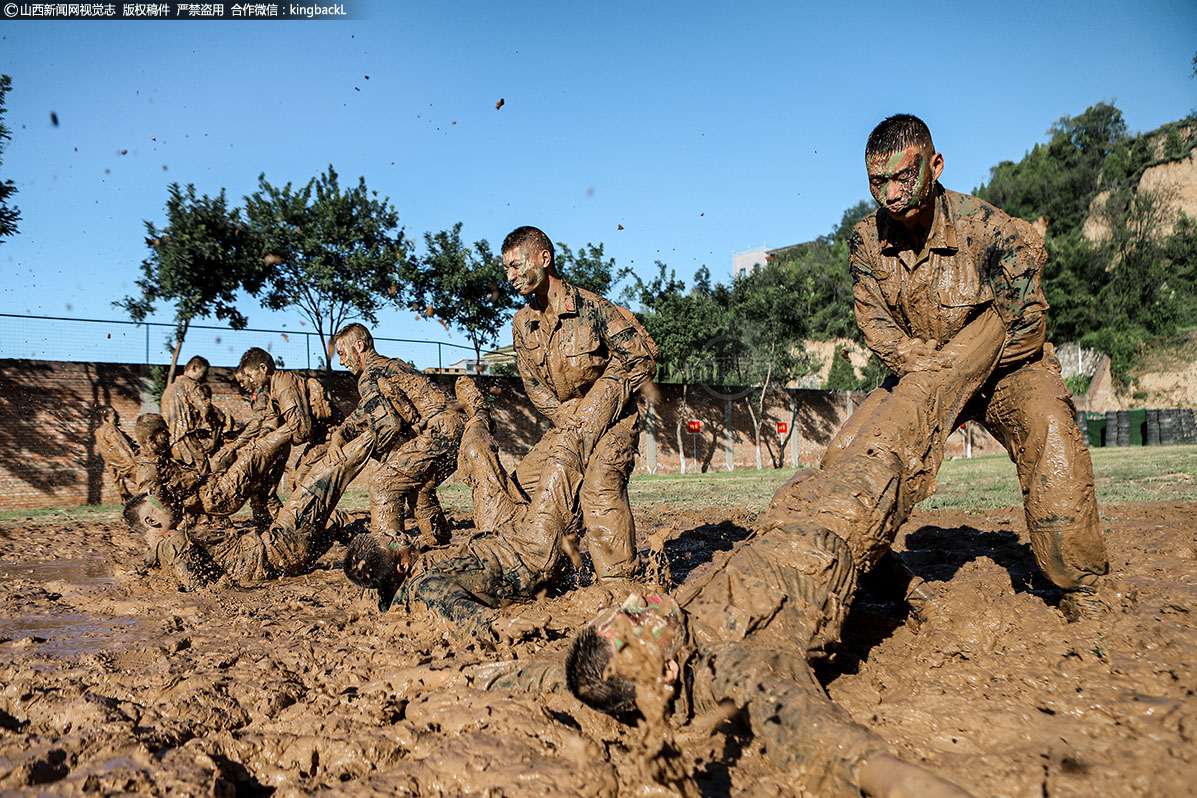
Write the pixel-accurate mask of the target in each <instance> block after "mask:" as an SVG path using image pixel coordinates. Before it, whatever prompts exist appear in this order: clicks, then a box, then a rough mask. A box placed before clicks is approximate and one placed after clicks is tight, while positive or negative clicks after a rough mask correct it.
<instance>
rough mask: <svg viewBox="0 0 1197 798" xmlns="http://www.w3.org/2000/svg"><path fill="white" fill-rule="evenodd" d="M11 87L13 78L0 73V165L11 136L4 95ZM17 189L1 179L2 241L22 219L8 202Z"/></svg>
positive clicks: (0, 237)
mask: <svg viewBox="0 0 1197 798" xmlns="http://www.w3.org/2000/svg"><path fill="white" fill-rule="evenodd" d="M11 88H12V78H10V77H9V76H8V75H0V166H3V165H4V158H3V155H4V148H5V142H6V141H8V140H9V139H10V138H11V136H9V134H8V128H7V127H5V126H4V97H5V95H6V94H8V90H9V89H11ZM16 191H17V187H16V186H15V185H14V184H13V182H12V181H11V180H0V243H3V241H4V239H5V238H7V237H8V236H11V235H15V234H16V233H17V222H18V221H20V219H21V213H20V211H19V210H17V207H16V206H15V205H9V204H8V203H9V198H10V197H11V196H12V195H13V194H15V193H16Z"/></svg>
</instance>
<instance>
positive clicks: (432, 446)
mask: <svg viewBox="0 0 1197 798" xmlns="http://www.w3.org/2000/svg"><path fill="white" fill-rule="evenodd" d="M333 346H334V347H335V350H336V352H337V355H338V356H339V357H340V359H341V365H343V366H345V367H346V368H347V369H349V371H350V372H351V373H353V374H354V375H355V376H356V377H357V378H358V383H357V388H358V393H359V394H360V395H361V399H360V401H359V402H358V405H357V407H356V408H355V409H354V411H353V413H351V414H350V416H349V417H348V418H347V419H345V423H344V424H342V425H341V426H340V427H339V428H338V429H336V430H335V431H334V432H333V433H332V435H331V436H330V438H329V445H328V451H327V455H326V456H327V457H329V458H332V459H333V460H334V462H335V461H337V460H339V459H341V458H343V457H344V454H343V452H342V447H343V446H344V445H345V441H346V440H347V439H348V438H349V437H350V436H353V435H357V434H360V433H362V432H363V431H369V432H370V433H371V434H372V435H373V436H374V438H375V441H376V448H375V455H374V456H375V457H376V458H377V459H378V461H379V465H378V468H377V469H375V471H374V474H373V476H372V477H371V479H370V528H371V529H373V530H374V531H375V532H377V533H380V534H383V535H390V536H392V537H396V538H406V533H405V531H404V526H403V517H404V510H405V508H406V499H407V497H408V496H409V495H411V494H415V497H416V500H415V512H414V514H415V522H416V526H417V528H418V530H419V542H420V544H421V545H424V546H430V545H433V544H439V543H447V542H448V540H449V534H450V533H449V523H448V521H447V519H446V518H445V513H444V510H442V509H441V504H440V500H439V499H437V496H436V489H437V486H438V485H440V484H441V483H442V482H444V481H445V480H446V479H448V478H449V477H450V476H451V475H452V474H453V471H454V470H455V469H456V467H457V449H458V445H459V443H460V441H461V431H462V428H463V427H464V425H465V418H464V416H462V414H461V412H460V411H459V410H458V409H457V408H456V407H455V406H453V405H452V404H451V403H450V402H449V400H448V399H447V398H446V396H445V393H444V391H442V390H441V389H440V388H438V387H437V386H436V385H435V384H433V382H432V381H431V380H430V379H428V377H426V376H425V375H423V374H421V373H420V372H419V371H417V370H416V369H415V368H413V367H412V366H410V365H408V364H407V363H404V362H403V361H401V360H397V359H395V358H388V357H383V356H382V355H380V354H378V352H377V351H375V349H374V337H373V336H372V335H371V334H370V331H369V330H367V329H366V328H365V327H364V326H362V325H361V324H350V325H348V326H346V327H344V328H342V329H341V330H340V331H339V332H338V333H337V334H336V336H335V337H334V338H333Z"/></svg>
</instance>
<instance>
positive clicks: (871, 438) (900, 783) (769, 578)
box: [491, 307, 1007, 798]
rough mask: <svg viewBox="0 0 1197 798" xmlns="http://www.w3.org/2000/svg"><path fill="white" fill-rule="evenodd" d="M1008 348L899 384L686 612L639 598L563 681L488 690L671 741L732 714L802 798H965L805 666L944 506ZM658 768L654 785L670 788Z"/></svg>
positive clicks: (777, 500)
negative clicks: (936, 506) (739, 715)
mask: <svg viewBox="0 0 1197 798" xmlns="http://www.w3.org/2000/svg"><path fill="white" fill-rule="evenodd" d="M1006 341H1007V334H1006V325H1005V322H1004V321H1003V319H1002V318H1001V317H1000V315H999V314H998V313H997V312H996V310H994V309H993V308H992V307H988V308H985V309H983V310H982V311H981V312H980V314H979V315H978V316H977V317H976V318H974V319H972V320H971V321H970V322H969V323H967V324H966V325H964V326H963V328H962V329H960V330H959V331H958V332H957V334H956V335H955V336H953V338H952V340H951V341H950V342H948V343H946V344H945V345H943V346H942V347H940V348H939V350H937V351H938V354H939V356H940V357H941V358H942V362H943V363H944V366H945V368H944V370H943V372H942V373H936V372H932V371H926V370H924V371H917V372H913V373H912V374H910V375H909V376H908V377H907V378H904V379H902V380H901V381H900V382H899V383H898V384H897V385H896V386H894V387H893V389H892V390H891V391H888V392H887V393H886V395H885V397H884V400H883V401H882V402H879V403H878V404H877V406H876V408H875V411H876V414H875V415H874V416H873V417H872V418H871V420H870V423H867V424H864V425H861V426H860V427H859V428H858V432H857V434H856V435H855V436H854V437H853V438H852V439H851V440H850V441H844V442H842V447H841V448H840V450H839V453H838V456H837V457H836V458H835V459H834V462H832V463H831V464H829V465H827V466H826V467H825V468H823V469H821V470H819V471H808V472H800V473H799V474H798V475H797V476H796V477H795V479H793V480H791V481H790V482H789V483H787V484H786V485H784V486H783V487H782V488H781V489H779V491H778V492H777V495H776V496H775V497H774V500H773V502H772V503H771V504H770V506H769V508H768V509H767V510H766V511H765V513H764V514H763V515H762V517H761V520H760V521H759V522H758V524H757V528H756V530H755V532H754V534H753V535H752V536H751V537H749V538H748V539H746V540H745V541H743V542H741V543H739V544H737V545H736V546H735V547H734V548H733V549H732V550H731V551H729V552H726V553H724V554H721V555H719V556H718V557H717V558H716V559H715V561H714V562H713V563H712V564H711V565H710V566H709V567H708V568H707V569H705V570H704V571H702V572H700V573H699V574H698V575H697V576H695V577H694V578H693V579H692V580H691V581H690V582H688V583H687V584H685V585H683V586H682V587H681V588H680V589H679V590H678V591H677V593H676V595H675V597H673V598H671V597H669V596H662V595H651V596H647V597H641V596H631V597H629V599H628V600H627V601H625V602H624V603H623V604H622V605H621V606H618V607H612V608H609V609H607V610H604V611H603V612H602V613H600V614H599V615H598V617H596V618H595V619H594V621H592V622H591V623H590V624H589V625H588V626H587V627H586V628H585V629H583V631H582V632H581V633H580V634H579V635H578V637H577V638H576V639H575V641H574V642H573V644H572V645H571V647H570V651H569V654H568V657H567V661H566V673H565V678H564V680H562V679H560V678H559V677H553V676H552V675H546V672H545V668H544V667H543V666H541V667H539V668H537V667H528V668H523V669H517V670H515V671H514V672H512V673H509V674H506V675H504V676H502V677H501V678H498V679H494V680H493V682H492V685H491V686H492V689H504V688H505V689H511V688H513V687H514V688H519V687H525V686H526V687H530V688H533V689H536V688H539V687H542V686H553V685H555V684H558V683H559V682H561V681H565V682H566V683H567V684H568V686H569V688H570V689H571V691H572V692H573V693H574V694H575V695H576V696H577V697H578V698H579V699H581V700H582V701H584V702H585V703H587V704H589V705H591V706H592V707H594V708H596V709H599V710H602V711H604V712H608V713H610V714H612V715H615V716H616V717H620V718H627V717H628V716H633V715H635V714H636V713H637V712H639V713H640V714H641V715H643V716H644V717H645V719H646V721H647V723H648V727H649V728H650V729H651V728H653V726H654V724H656V725H657V726H658V727H659V728H661V729H662V730H664V729H665V728H666V724H665V716H666V713H667V712H668V708H669V707H670V705H671V704H672V708H673V710H674V712H675V713H676V718H675V719H677V720H680V721H683V722H684V721H685V720H686V719H687V718H688V717H690V716H699V715H702V714H704V713H708V712H711V711H713V710H715V709H716V708H717V707H718V706H719V705H720V704H725V703H730V704H731V705H732V706H734V707H735V708H737V709H740V710H743V711H744V714H745V715H746V717H747V719H748V721H749V723H750V725H751V728H752V732H753V734H754V735H755V736H756V737H757V738H759V739H761V740H762V741H763V742H764V746H765V751H766V754H767V755H768V757H769V758H770V759H771V760H772V761H773V763H774V764H775V765H776V766H777V767H778V768H779V769H780V770H782V771H783V772H785V773H787V774H788V775H791V776H792V777H793V778H794V779H795V783H796V787H797V789H796V792H801V793H802V794H812V795H827V796H850V795H851V796H855V795H860V794H862V793H864V794H866V795H875V796H886V795H892V796H898V795H903V796H905V795H921V796H924V798H962V797H963V796H966V795H967V793H966V792H965V791H963V790H961V789H959V788H958V787H956V786H955V785H952V784H950V783H948V782H946V781H944V780H942V779H940V778H939V777H937V776H935V775H933V774H931V773H929V772H927V771H924V770H922V769H921V768H917V767H914V766H912V765H909V764H907V763H904V762H902V761H901V760H899V759H897V758H896V757H894V756H893V755H892V754H891V753H890V752H889V751H888V750H887V747H886V745H885V744H884V742H883V741H882V740H881V739H880V738H878V737H877V736H876V735H874V734H873V733H872V732H871V731H869V730H868V729H866V728H864V727H863V726H860V725H858V724H856V723H855V722H854V721H853V720H852V718H851V716H850V715H849V714H848V713H847V712H845V711H844V710H843V709H841V708H840V707H839V706H837V705H836V704H835V703H833V702H832V701H831V700H830V699H829V698H828V697H827V695H826V693H825V692H824V691H823V688H822V686H821V685H820V684H819V683H818V681H817V680H816V678H815V676H814V673H813V671H812V670H811V666H810V663H811V662H813V661H816V660H818V659H821V658H823V657H825V656H827V655H828V654H829V653H830V652H831V651H832V650H833V649H834V647H835V645H836V644H837V643H838V642H839V639H840V634H841V630H842V627H843V623H844V619H845V618H846V616H847V613H848V609H849V607H850V605H851V602H852V598H853V594H854V592H855V589H856V582H857V576H858V574H859V573H862V572H864V571H866V570H868V569H869V568H870V567H872V566H873V565H874V564H875V563H876V562H877V561H878V560H879V559H880V558H881V557H882V556H883V555H885V554H886V553H887V552H888V551H889V548H890V545H891V544H892V542H893V537H894V534H895V532H896V530H897V528H898V526H899V525H900V524H901V522H902V521H903V520H904V519H905V518H906V516H907V514H908V513H909V511H910V509H911V508H912V507H913V506H914V505H915V504H917V503H918V502H919V501H920V500H922V499H923V498H925V497H926V496H928V495H929V494H930V493H931V492H932V491H933V490H934V486H935V474H936V472H937V471H938V468H939V465H940V463H941V462H942V459H943V449H944V445H945V442H946V440H947V436H948V435H949V434H950V433H951V431H952V430H953V429H954V427H953V426H952V425H951V423H950V421H951V419H953V418H955V417H956V415H957V414H958V413H959V412H960V411H961V410H962V408H963V406H964V404H965V402H966V401H967V399H968V398H969V397H970V396H972V395H973V394H974V393H975V392H976V391H977V390H978V389H979V388H980V386H981V385H982V384H984V383H985V381H986V380H987V379H988V378H989V375H990V373H991V371H992V369H993V368H994V367H995V366H996V365H997V363H998V362H999V361H1000V359H1001V358H1002V357H1003V353H1004V349H1005V347H1006ZM661 734H662V735H666V736H667V734H668V732H667V731H662V732H661ZM662 750H663V751H664V750H665V749H664V748H663V749H662ZM661 767H662V771H661V772H659V773H657V774H656V778H658V779H662V778H663V777H667V776H668V772H669V771H668V768H666V767H665V764H664V763H661ZM673 777H675V778H676V777H677V774H676V773H674V774H673Z"/></svg>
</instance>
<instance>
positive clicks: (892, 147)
mask: <svg viewBox="0 0 1197 798" xmlns="http://www.w3.org/2000/svg"><path fill="white" fill-rule="evenodd" d="M911 146H914V147H922V148H926V149H930V150H934V149H935V143H934V142H933V141H932V140H931V128H929V127H927V123H926V122H924V121H923V120H921V119H919V118H918V117H917V116H915V115H913V114H894V115H893V116H891V117H889V118H888V119H885V120H883V121H882V122H881V124H879V125H877V127H875V128H873V132H872V133H870V134H869V140H868V141H867V142H866V143H865V158H872V157H874V156H876V155H889V154H891V153H895V152H900V151H902V150H904V149H906V148H907V147H911Z"/></svg>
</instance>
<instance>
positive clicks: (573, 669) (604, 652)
mask: <svg viewBox="0 0 1197 798" xmlns="http://www.w3.org/2000/svg"><path fill="white" fill-rule="evenodd" d="M611 655H612V651H611V641H610V640H607V639H606V638H603V637H600V636H599V634H598V632H596V631H595V630H594V627H593V626H587V627H585V628H584V629H582V631H581V632H579V633H578V636H577V637H576V638H574V642H573V643H571V644H570V646H569V653H568V654H567V655H566V657H565V683H566V684H568V685H569V691H570V692H571V693H573V694H574V696H576V697H577V699H578V700H579V701H581V702H582V703H583V704H586V705H587V706H588V707H591V708H593V709H597V710H599V711H600V712H606V713H607V714H608V715H611V716H613V717H615V718H618V719H620V720H624V721H626V720H629V719H631V718H632V717H634V716H635V714H636V683H635V682H634V681H632V680H631V679H629V678H628V677H626V676H622V675H619V674H612V675H610V676H604V675H603V672H604V671H605V670H606V669H607V663H609V662H610V661H611Z"/></svg>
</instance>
